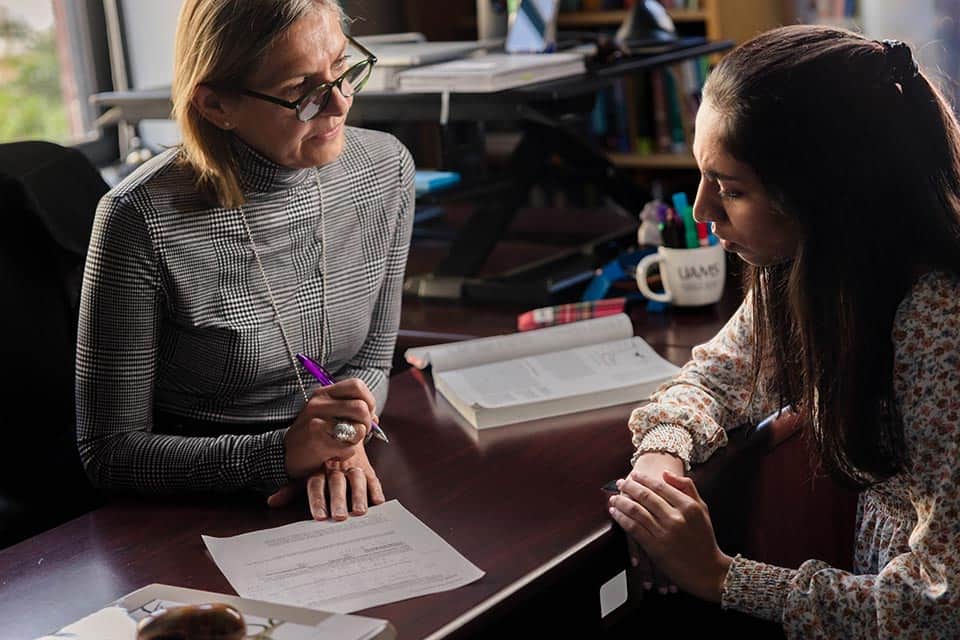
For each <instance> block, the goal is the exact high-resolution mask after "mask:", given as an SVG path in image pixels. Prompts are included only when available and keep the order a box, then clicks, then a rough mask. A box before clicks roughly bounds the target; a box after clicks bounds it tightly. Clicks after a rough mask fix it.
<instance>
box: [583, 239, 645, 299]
mask: <svg viewBox="0 0 960 640" xmlns="http://www.w3.org/2000/svg"><path fill="white" fill-rule="evenodd" d="M655 252H656V249H655V248H653V247H645V248H643V249H638V250H636V251H627V252H625V253H621V254H620V255H618V256H617V257H616V258H615V259H613V260H611V261H610V262H608V263H607V264H605V265H604V266H603V268H601V269H599V270H597V272H596V273H595V274H594V276H593V280H591V281H590V284H589V285H587V288H586V289H585V290H584V291H583V295H582V296H580V301H581V302H590V301H592V300H600V299H602V298H605V297H606V296H607V292H609V291H610V287H611V286H612V285H613V283H614V282H616V281H617V280H629V279H630V278H632V277H633V272H634V271H635V270H636V268H637V263H638V262H640V259H641V258H643V257H644V256H645V255H648V254H651V253H655Z"/></svg>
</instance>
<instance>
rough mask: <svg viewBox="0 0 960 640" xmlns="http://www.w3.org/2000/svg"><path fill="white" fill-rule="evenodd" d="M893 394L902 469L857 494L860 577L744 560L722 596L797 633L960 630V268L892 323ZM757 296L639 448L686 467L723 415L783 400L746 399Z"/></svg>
mask: <svg viewBox="0 0 960 640" xmlns="http://www.w3.org/2000/svg"><path fill="white" fill-rule="evenodd" d="M892 338H893V343H894V393H895V396H896V402H897V405H898V407H897V408H898V410H899V412H900V416H901V417H902V419H903V423H904V437H905V441H906V446H907V454H908V459H909V462H908V464H907V469H906V470H905V471H904V472H902V473H900V474H898V475H895V476H893V477H891V478H890V479H888V480H887V481H885V482H883V483H881V484H879V485H876V486H874V487H872V488H871V489H868V490H866V491H864V492H863V493H862V494H861V496H860V504H859V510H858V518H857V542H856V552H855V557H854V573H850V572H847V571H841V570H839V569H836V568H833V567H830V566H829V565H827V564H826V563H824V562H821V561H818V560H808V561H806V562H804V563H803V564H802V565H801V566H800V568H799V569H786V568H782V567H776V566H772V565H768V564H764V563H761V562H754V561H752V560H748V559H746V558H743V557H740V556H737V557H736V558H735V560H734V562H733V564H732V565H731V567H730V571H729V572H728V574H727V577H726V581H725V583H724V586H723V593H722V606H723V607H724V608H731V609H736V610H739V611H743V612H746V613H750V614H752V615H755V616H759V617H761V618H765V619H767V620H772V621H780V622H782V624H783V627H784V631H785V632H786V634H787V637H789V638H960V276H957V275H949V274H946V273H943V272H931V273H927V274H926V275H924V276H922V277H921V278H920V279H919V280H918V281H917V282H916V284H915V285H914V286H913V288H912V290H911V291H910V293H909V294H908V295H907V297H906V298H904V300H903V301H902V302H901V303H900V305H899V308H898V309H897V313H896V317H895V318H894V325H893V334H892ZM751 340H752V320H751V307H750V304H749V302H748V303H745V304H744V305H742V306H741V307H740V309H738V310H737V312H736V313H735V314H734V315H733V317H732V318H731V319H730V321H729V322H728V323H727V324H726V326H725V327H724V328H723V329H722V330H721V331H720V333H719V334H718V335H717V336H716V337H714V338H713V339H712V340H711V341H710V342H708V343H706V344H704V345H700V346H698V347H696V348H695V349H694V350H693V359H692V360H691V361H690V362H688V363H687V364H686V365H685V366H684V367H683V369H682V370H681V372H680V374H679V375H678V376H677V377H676V378H675V379H674V380H672V381H671V382H669V383H667V384H665V385H664V386H663V387H661V388H660V389H659V390H658V391H657V393H655V394H654V395H653V397H652V398H651V400H652V402H651V403H650V404H647V405H645V406H642V407H639V408H637V409H635V410H634V412H633V414H632V415H631V417H630V429H631V431H633V434H634V435H633V444H634V446H635V447H636V448H637V451H636V453H635V454H634V460H635V459H636V456H637V455H639V453H642V452H647V451H668V452H671V453H674V454H676V455H679V456H680V457H681V458H683V459H684V461H685V462H686V463H687V464H688V465H689V464H690V463H697V462H702V461H704V460H706V459H707V458H708V457H710V455H711V454H712V453H713V452H714V451H715V450H716V449H717V448H718V447H721V446H723V445H724V444H725V443H726V433H725V432H724V430H723V428H722V427H721V425H727V426H732V425H738V424H743V423H744V422H748V421H756V420H758V419H760V418H761V417H763V416H765V415H768V414H769V413H771V412H772V411H774V410H776V408H777V407H776V406H775V401H776V394H775V393H770V392H769V390H759V391H758V393H756V394H754V395H753V400H752V403H749V402H750V396H751V394H750V388H749V380H750V379H751V372H752V362H751V358H752V346H751Z"/></svg>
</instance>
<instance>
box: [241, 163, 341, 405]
mask: <svg viewBox="0 0 960 640" xmlns="http://www.w3.org/2000/svg"><path fill="white" fill-rule="evenodd" d="M314 179H315V180H316V182H317V198H318V200H319V209H320V269H321V273H320V286H321V290H320V355H319V358H320V362H326V354H325V353H324V347H325V346H326V342H327V341H326V340H324V339H323V334H324V332H325V331H326V330H327V309H326V305H324V298H326V295H327V233H326V231H327V229H326V226H327V216H325V215H323V189H322V188H321V186H320V174H319V173H318V172H316V170H314ZM239 210H240V220H241V222H243V228H244V230H245V231H246V232H247V240H248V241H249V242H250V250H251V251H252V252H253V257H254V258H255V259H256V261H257V267H259V269H260V277H261V278H263V284H264V286H265V287H266V288H267V298H269V300H270V306H271V307H272V308H273V318H274V321H275V322H276V323H277V326H278V327H279V328H280V337H281V338H283V346H284V347H286V349H287V356H288V357H289V358H290V366H292V367H293V372H294V373H295V374H296V376H297V384H298V385H300V392H301V393H303V401H304V402H307V401H309V400H310V396H309V395H308V394H307V386H306V385H305V384H304V383H303V376H301V375H300V365H299V363H298V362H297V357H296V355H294V352H293V347H292V346H291V344H290V337H289V336H288V335H287V330H286V328H285V327H284V325H283V318H282V317H281V316H280V307H279V306H278V305H277V300H276V298H275V297H274V295H273V288H272V287H271V286H270V280H269V279H268V278H267V271H266V269H264V268H263V260H262V259H261V258H260V251H259V250H257V243H256V242H254V240H253V232H252V231H250V223H249V222H247V214H246V213H245V212H244V210H243V206H242V205H241V206H240V208H239Z"/></svg>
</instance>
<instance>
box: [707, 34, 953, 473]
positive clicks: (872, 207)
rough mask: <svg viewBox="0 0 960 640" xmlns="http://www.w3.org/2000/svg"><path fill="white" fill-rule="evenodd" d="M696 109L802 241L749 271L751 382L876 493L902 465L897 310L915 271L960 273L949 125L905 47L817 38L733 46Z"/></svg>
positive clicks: (777, 37) (839, 468) (830, 465)
mask: <svg viewBox="0 0 960 640" xmlns="http://www.w3.org/2000/svg"><path fill="white" fill-rule="evenodd" d="M704 101H705V102H709V103H710V105H711V106H712V107H713V108H714V109H716V110H717V112H718V113H720V115H721V117H722V118H723V120H724V129H723V138H722V140H723V144H724V147H725V150H726V151H727V152H728V153H730V154H731V155H732V156H734V157H735V158H736V159H737V160H739V161H741V162H744V163H746V164H748V165H750V166H751V167H752V168H753V169H754V171H756V173H757V175H758V176H759V178H760V181H761V182H762V184H763V185H764V187H765V188H766V190H767V192H768V194H769V196H770V198H771V200H772V202H773V203H774V207H775V209H776V210H777V211H779V212H781V213H782V214H784V215H786V216H789V217H790V218H791V219H792V220H794V221H795V222H796V223H797V226H798V228H799V229H800V237H801V239H800V243H799V249H798V251H797V254H796V256H795V257H794V258H793V259H792V260H791V261H789V262H787V263H782V264H776V265H771V266H763V267H748V268H747V269H746V273H745V278H746V280H747V282H746V284H747V286H748V287H749V288H750V290H751V291H752V294H753V298H752V299H753V312H754V313H753V316H754V330H755V336H756V338H755V344H754V356H755V357H754V382H755V383H757V382H759V381H760V379H761V376H762V372H761V369H763V370H764V371H768V372H770V373H772V376H773V379H772V382H773V384H774V385H775V388H777V389H779V392H780V394H781V400H782V401H783V402H784V403H787V402H790V403H793V404H794V406H795V408H797V409H799V410H800V411H802V412H804V413H805V414H806V415H807V416H808V417H809V422H810V424H811V425H812V428H813V435H814V440H815V442H816V450H817V453H818V454H819V459H820V460H821V461H822V462H823V463H824V465H825V466H826V468H827V469H828V470H829V471H830V472H831V473H832V474H833V475H834V476H835V477H837V478H838V479H840V480H842V481H845V482H847V483H848V484H852V485H854V486H858V487H864V486H868V485H871V484H874V483H876V482H879V481H881V480H883V479H885V478H887V477H889V476H891V475H893V474H894V473H896V472H898V471H899V470H901V469H902V468H903V466H904V465H905V464H906V459H905V450H904V436H903V426H902V423H901V421H900V420H899V418H898V415H897V411H896V403H895V402H894V394H893V342H892V338H891V331H892V327H893V321H894V315H895V313H896V310H897V307H898V305H899V303H900V301H901V300H902V299H903V298H904V296H905V295H906V294H907V293H908V292H909V291H910V288H911V286H912V285H913V283H914V282H915V280H916V278H917V277H918V276H919V275H920V274H922V273H923V272H926V271H929V270H931V269H944V270H948V271H953V272H957V273H960V215H958V212H960V151H958V150H960V130H958V126H957V121H956V119H955V117H954V115H953V112H952V111H951V110H950V108H949V107H948V106H947V103H946V102H945V101H944V99H943V97H942V96H941V94H940V93H939V91H937V89H935V88H934V87H933V86H932V85H931V84H930V82H929V81H928V80H927V78H926V77H924V75H923V74H922V73H919V72H917V71H916V67H915V65H914V64H913V60H912V56H911V55H910V50H909V48H908V47H907V46H906V45H904V44H902V43H887V44H884V43H880V42H876V41H872V40H868V39H866V38H864V37H863V36H860V35H858V34H855V33H853V32H850V31H845V30H842V29H836V28H829V27H819V26H791V27H783V28H780V29H775V30H773V31H769V32H767V33H764V34H762V35H760V36H758V37H756V38H754V39H752V40H750V41H748V42H746V43H744V44H743V45H741V46H739V47H737V48H736V49H734V50H733V51H732V52H731V53H730V54H728V55H727V56H726V57H725V58H724V59H723V60H722V61H721V62H720V63H719V64H718V65H717V67H716V69H714V71H713V72H712V74H711V75H710V78H709V80H708V81H707V85H706V87H705V88H704ZM767 363H769V366H770V367H771V368H770V369H767V366H768V365H767ZM756 386H757V385H756V384H755V385H754V388H756Z"/></svg>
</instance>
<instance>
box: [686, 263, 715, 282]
mask: <svg viewBox="0 0 960 640" xmlns="http://www.w3.org/2000/svg"><path fill="white" fill-rule="evenodd" d="M677 275H678V276H679V277H680V279H681V280H690V279H693V278H695V279H697V280H700V279H703V278H711V279H712V278H716V277H718V276H722V275H723V270H722V269H721V268H720V265H719V264H717V263H713V264H691V265H681V266H680V267H679V268H677Z"/></svg>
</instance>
